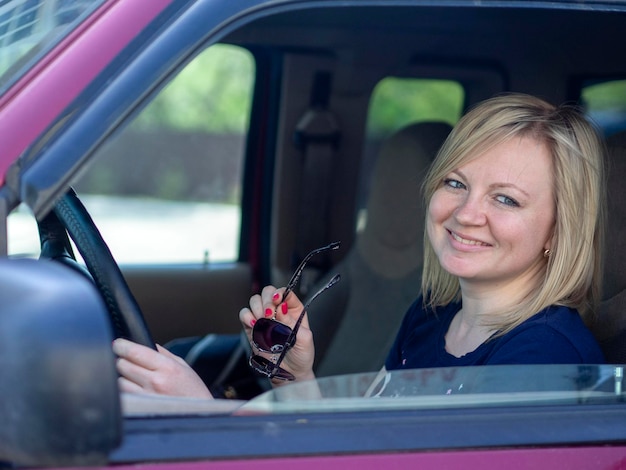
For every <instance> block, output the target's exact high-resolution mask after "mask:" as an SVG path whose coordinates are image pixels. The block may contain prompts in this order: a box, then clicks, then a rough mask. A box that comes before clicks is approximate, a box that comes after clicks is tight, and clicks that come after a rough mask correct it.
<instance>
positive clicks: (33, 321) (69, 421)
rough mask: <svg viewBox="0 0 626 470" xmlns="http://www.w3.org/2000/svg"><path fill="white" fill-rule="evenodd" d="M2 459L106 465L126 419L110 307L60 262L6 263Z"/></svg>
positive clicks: (2, 273) (2, 262)
mask: <svg viewBox="0 0 626 470" xmlns="http://www.w3.org/2000/svg"><path fill="white" fill-rule="evenodd" d="M0 299H1V300H0V462H8V463H9V464H14V465H18V466H19V465H28V466H74V465H98V464H103V463H106V461H107V460H108V456H109V454H110V452H111V451H112V450H113V449H115V448H116V447H117V446H118V445H119V444H120V442H121V436H122V430H121V429H122V424H121V423H122V417H121V406H120V394H119V390H118V387H117V373H116V370H115V358H114V355H113V353H112V350H111V342H112V340H113V338H112V333H111V326H110V322H109V319H108V316H107V313H106V308H105V306H104V304H103V302H102V299H101V297H100V295H99V293H98V291H97V290H96V288H95V286H94V285H93V284H92V283H90V282H89V281H88V280H87V279H86V278H85V277H84V276H81V275H80V274H78V273H77V272H75V271H73V270H71V269H69V268H68V267H66V266H62V265H60V264H58V263H54V262H53V261H47V260H31V259H19V260H11V259H6V258H5V259H0Z"/></svg>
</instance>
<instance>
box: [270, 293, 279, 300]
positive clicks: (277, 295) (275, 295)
mask: <svg viewBox="0 0 626 470" xmlns="http://www.w3.org/2000/svg"><path fill="white" fill-rule="evenodd" d="M272 299H274V300H278V299H280V292H276V293H275V294H274V295H273V296H272Z"/></svg>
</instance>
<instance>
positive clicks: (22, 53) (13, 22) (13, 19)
mask: <svg viewBox="0 0 626 470" xmlns="http://www.w3.org/2000/svg"><path fill="white" fill-rule="evenodd" d="M102 2H103V0H8V1H3V2H0V90H2V91H4V88H5V87H6V86H7V85H9V84H10V83H12V82H13V81H14V80H15V79H16V78H18V77H19V76H20V75H22V74H23V73H24V72H25V71H26V70H27V69H28V64H30V63H35V62H36V61H34V60H32V59H34V58H35V57H36V56H37V55H38V54H43V53H45V52H46V51H47V50H49V49H50V48H51V47H53V46H54V45H55V44H57V43H58V42H59V41H60V40H61V39H62V38H63V37H65V36H66V35H67V34H69V32H70V31H72V30H73V29H74V28H75V25H76V24H77V23H79V22H80V21H82V20H83V18H85V17H86V16H87V14H88V13H89V12H91V11H93V10H94V9H95V8H96V7H97V6H99V5H100V4H101V3H102ZM31 61H32V62H31Z"/></svg>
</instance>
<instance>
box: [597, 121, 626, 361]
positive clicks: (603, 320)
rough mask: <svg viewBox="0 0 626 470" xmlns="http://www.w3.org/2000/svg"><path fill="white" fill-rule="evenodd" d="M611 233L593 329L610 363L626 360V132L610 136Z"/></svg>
mask: <svg viewBox="0 0 626 470" xmlns="http://www.w3.org/2000/svg"><path fill="white" fill-rule="evenodd" d="M607 149H608V160H609V164H608V166H609V171H608V178H607V191H606V194H607V195H608V201H607V214H608V217H607V219H608V220H607V232H606V239H605V249H604V251H605V253H604V279H603V290H602V302H601V304H600V311H599V314H598V318H597V319H596V322H595V323H594V324H593V325H591V328H592V330H593V332H594V334H595V336H596V339H597V340H598V341H599V343H600V346H601V347H602V349H603V351H604V354H605V356H606V359H607V362H609V363H615V364H622V363H626V312H625V307H624V306H626V262H625V260H624V254H626V236H625V235H626V184H624V178H626V131H622V132H620V133H618V134H614V135H612V136H610V137H609V138H608V139H607Z"/></svg>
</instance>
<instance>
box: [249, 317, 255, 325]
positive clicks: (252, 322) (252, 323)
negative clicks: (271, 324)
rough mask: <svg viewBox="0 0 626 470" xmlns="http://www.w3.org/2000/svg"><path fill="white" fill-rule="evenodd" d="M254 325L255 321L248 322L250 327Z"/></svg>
mask: <svg viewBox="0 0 626 470" xmlns="http://www.w3.org/2000/svg"><path fill="white" fill-rule="evenodd" d="M255 323H256V320H255V319H254V318H253V319H252V321H251V322H250V326H254V324H255Z"/></svg>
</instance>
